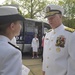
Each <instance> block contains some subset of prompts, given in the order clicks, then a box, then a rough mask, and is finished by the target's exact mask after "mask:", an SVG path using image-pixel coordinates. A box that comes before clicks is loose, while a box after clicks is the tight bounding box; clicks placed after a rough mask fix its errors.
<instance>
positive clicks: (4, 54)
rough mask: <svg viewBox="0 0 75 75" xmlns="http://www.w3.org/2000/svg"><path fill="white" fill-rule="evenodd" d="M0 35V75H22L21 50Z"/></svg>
mask: <svg viewBox="0 0 75 75" xmlns="http://www.w3.org/2000/svg"><path fill="white" fill-rule="evenodd" d="M9 41H10V40H9V39H8V38H7V37H5V36H2V35H0V75H22V57H21V52H20V51H19V50H18V49H17V48H15V47H13V46H12V45H10V44H9V43H8V42H9Z"/></svg>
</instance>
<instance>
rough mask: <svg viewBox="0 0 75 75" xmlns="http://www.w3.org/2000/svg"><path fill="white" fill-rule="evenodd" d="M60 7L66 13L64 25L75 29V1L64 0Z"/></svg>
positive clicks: (60, 2)
mask: <svg viewBox="0 0 75 75" xmlns="http://www.w3.org/2000/svg"><path fill="white" fill-rule="evenodd" d="M58 4H59V5H62V6H63V8H64V11H65V13H64V14H65V15H64V16H65V18H64V20H63V21H64V24H66V26H69V27H72V28H75V23H74V21H75V0H63V1H59V3H58Z"/></svg>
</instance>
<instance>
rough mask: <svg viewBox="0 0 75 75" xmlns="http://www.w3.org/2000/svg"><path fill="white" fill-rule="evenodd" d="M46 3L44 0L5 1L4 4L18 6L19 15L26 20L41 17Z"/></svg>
mask: <svg viewBox="0 0 75 75" xmlns="http://www.w3.org/2000/svg"><path fill="white" fill-rule="evenodd" d="M47 3H48V2H47V1H46V0H16V1H15V0H6V2H5V4H6V5H8V4H18V5H19V6H20V7H19V10H20V13H21V14H22V15H23V16H26V17H27V18H36V17H38V16H42V14H41V12H42V11H43V9H44V8H45V6H46V4H47Z"/></svg>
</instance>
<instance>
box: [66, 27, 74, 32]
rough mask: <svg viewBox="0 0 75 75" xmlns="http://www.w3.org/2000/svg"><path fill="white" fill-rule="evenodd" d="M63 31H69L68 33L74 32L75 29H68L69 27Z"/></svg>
mask: <svg viewBox="0 0 75 75" xmlns="http://www.w3.org/2000/svg"><path fill="white" fill-rule="evenodd" d="M65 30H66V31H69V32H74V31H75V29H73V28H69V27H65Z"/></svg>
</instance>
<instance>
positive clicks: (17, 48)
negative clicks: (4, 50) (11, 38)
mask: <svg viewBox="0 0 75 75" xmlns="http://www.w3.org/2000/svg"><path fill="white" fill-rule="evenodd" d="M8 43H9V44H10V45H12V46H13V47H15V48H17V49H18V50H21V49H20V48H19V47H17V46H15V45H14V44H12V43H10V42H8Z"/></svg>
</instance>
